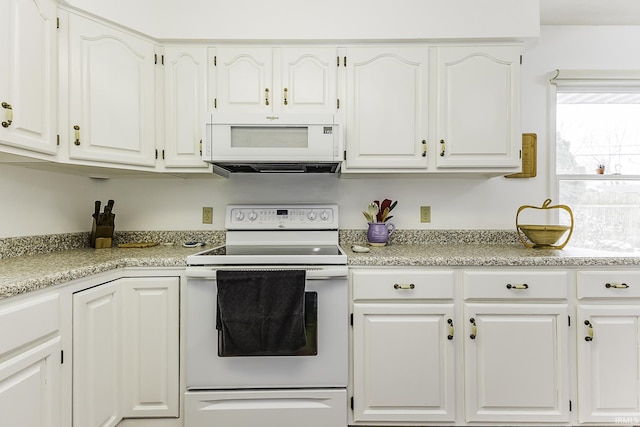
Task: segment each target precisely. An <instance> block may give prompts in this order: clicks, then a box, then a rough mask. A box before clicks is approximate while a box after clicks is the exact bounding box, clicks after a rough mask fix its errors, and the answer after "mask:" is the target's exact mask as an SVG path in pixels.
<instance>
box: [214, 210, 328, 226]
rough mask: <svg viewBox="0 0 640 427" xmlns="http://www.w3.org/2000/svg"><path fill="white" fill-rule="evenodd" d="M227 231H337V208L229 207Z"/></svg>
mask: <svg viewBox="0 0 640 427" xmlns="http://www.w3.org/2000/svg"><path fill="white" fill-rule="evenodd" d="M225 225H226V228H227V230H242V229H244V230H281V229H295V230H337V229H338V205H229V206H227V217H226V224H225Z"/></svg>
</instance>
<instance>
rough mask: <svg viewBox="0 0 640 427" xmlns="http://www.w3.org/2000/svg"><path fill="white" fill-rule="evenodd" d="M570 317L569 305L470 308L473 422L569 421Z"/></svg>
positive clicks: (468, 395)
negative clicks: (568, 352) (568, 354)
mask: <svg viewBox="0 0 640 427" xmlns="http://www.w3.org/2000/svg"><path fill="white" fill-rule="evenodd" d="M567 319H568V313H567V306H566V305H565V304H527V305H525V304H504V305H498V304H467V305H466V306H465V322H466V324H467V329H466V336H465V345H466V350H465V367H466V374H465V375H466V381H465V386H466V390H465V393H466V402H467V406H466V413H467V421H513V422H527V421H528V422H534V421H548V422H549V421H556V422H559V421H568V418H569V416H568V414H569V411H568V409H569V408H568V406H569V397H568V394H567V384H568V377H567V375H568V366H567V360H568V359H567V346H568V344H567V338H568V331H567V330H568V322H567ZM471 320H473V322H472V321H471ZM474 325H475V328H474ZM472 334H475V337H474V338H471V335H472Z"/></svg>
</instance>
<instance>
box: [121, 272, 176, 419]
mask: <svg viewBox="0 0 640 427" xmlns="http://www.w3.org/2000/svg"><path fill="white" fill-rule="evenodd" d="M120 282H121V284H122V289H123V300H124V316H123V319H124V320H123V321H124V325H123V326H124V328H123V331H124V337H123V339H124V348H125V349H126V351H125V352H124V376H123V378H124V381H125V382H124V387H123V389H124V395H125V398H124V401H125V408H124V414H123V415H124V416H125V417H177V416H179V402H180V384H179V354H180V339H179V319H178V316H179V298H178V294H179V285H178V282H179V279H178V278H177V277H152V278H127V279H122V280H121V281H120Z"/></svg>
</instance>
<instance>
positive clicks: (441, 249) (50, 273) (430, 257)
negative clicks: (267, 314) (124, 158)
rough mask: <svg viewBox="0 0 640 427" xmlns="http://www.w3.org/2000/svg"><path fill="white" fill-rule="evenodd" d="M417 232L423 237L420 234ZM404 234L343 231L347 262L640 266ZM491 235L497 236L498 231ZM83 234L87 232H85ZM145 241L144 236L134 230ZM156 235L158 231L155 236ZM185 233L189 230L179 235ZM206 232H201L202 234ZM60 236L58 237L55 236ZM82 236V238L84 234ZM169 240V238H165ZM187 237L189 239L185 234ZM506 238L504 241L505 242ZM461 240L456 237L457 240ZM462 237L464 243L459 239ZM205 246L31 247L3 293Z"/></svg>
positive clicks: (599, 255) (166, 260)
mask: <svg viewBox="0 0 640 427" xmlns="http://www.w3.org/2000/svg"><path fill="white" fill-rule="evenodd" d="M416 236H418V237H419V238H418V239H416ZM426 236H427V238H426V239H425V234H424V233H421V234H419V235H417V234H415V233H414V234H406V235H404V236H403V235H401V234H400V237H401V238H398V239H397V240H396V242H392V243H391V244H390V245H388V246H384V247H372V248H370V252H368V253H355V252H353V251H352V250H351V243H349V242H354V243H355V244H359V245H366V241H364V242H363V241H362V239H363V238H365V237H364V234H363V233H362V232H361V231H356V232H353V233H350V232H345V233H343V234H341V240H340V241H341V246H342V247H343V249H344V250H345V252H346V253H347V257H348V264H349V266H352V267H357V266H425V267H428V266H449V267H455V266H466V267H475V266H478V267H480V266H494V267H501V266H547V267H554V266H555V267H581V266H586V267H598V266H602V267H629V266H639V267H640V256H638V255H637V254H627V253H618V252H602V251H594V250H588V249H578V248H571V247H566V248H564V249H563V250H552V249H529V248H525V247H524V246H523V245H522V244H519V243H513V236H507V238H506V239H503V238H501V239H500V240H499V241H498V242H497V243H496V242H495V241H494V242H493V243H490V244H488V243H483V242H485V241H491V240H485V238H486V237H487V236H486V235H485V234H482V233H481V234H479V235H478V233H475V232H474V233H472V234H468V233H467V234H465V233H448V234H444V236H446V239H443V238H442V236H443V233H436V234H434V236H438V237H437V238H436V239H431V237H429V236H428V235H426ZM491 236H493V237H495V233H494V234H492V235H491ZM81 237H82V238H84V236H81ZM134 237H137V238H138V239H137V240H135V241H141V239H139V237H140V236H134ZM154 237H156V236H154ZM180 237H181V238H182V239H184V237H185V236H182V235H180ZM200 237H202V236H200ZM205 237H208V239H202V240H203V241H205V240H206V241H207V242H208V245H207V246H206V248H211V247H212V246H213V245H214V244H219V243H220V241H221V240H222V241H224V239H223V237H221V236H220V235H218V234H215V235H212V236H205ZM56 240H57V241H60V238H56ZM80 240H82V239H80ZM165 241H166V240H165ZM182 241H185V240H182ZM504 241H506V243H504ZM456 242H458V243H456ZM460 242H462V243H460ZM203 249H204V248H200V247H198V248H184V247H182V246H181V245H180V244H174V245H158V246H153V247H149V248H117V247H114V248H109V249H97V250H96V249H92V248H85V247H79V248H70V249H65V248H61V249H60V250H54V251H52V252H46V253H31V254H25V255H20V256H14V257H11V258H5V259H0V299H3V298H8V297H11V296H15V295H19V294H23V293H26V292H30V291H35V290H38V289H43V288H46V287H49V286H54V285H58V284H62V283H65V282H70V281H72V280H75V279H81V278H84V277H89V276H92V275H95V274H98V273H101V272H105V271H111V270H115V269H117V268H123V267H185V266H186V257H187V256H188V255H191V254H193V253H196V252H199V251H201V250H203Z"/></svg>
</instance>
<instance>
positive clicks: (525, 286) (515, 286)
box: [507, 283, 529, 289]
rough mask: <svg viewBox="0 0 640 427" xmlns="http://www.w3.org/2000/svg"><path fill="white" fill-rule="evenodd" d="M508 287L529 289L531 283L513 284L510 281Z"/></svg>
mask: <svg viewBox="0 0 640 427" xmlns="http://www.w3.org/2000/svg"><path fill="white" fill-rule="evenodd" d="M507 289H529V285H527V284H526V283H523V284H522V285H512V284H511V283H508V284H507Z"/></svg>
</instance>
